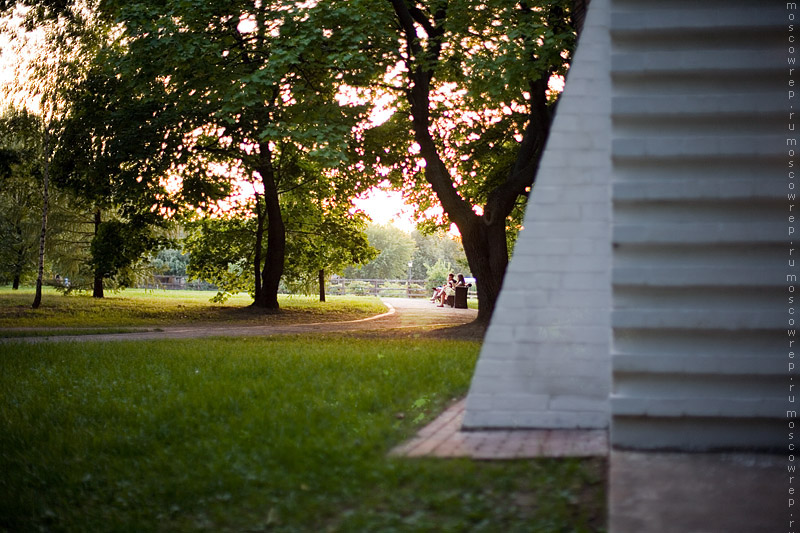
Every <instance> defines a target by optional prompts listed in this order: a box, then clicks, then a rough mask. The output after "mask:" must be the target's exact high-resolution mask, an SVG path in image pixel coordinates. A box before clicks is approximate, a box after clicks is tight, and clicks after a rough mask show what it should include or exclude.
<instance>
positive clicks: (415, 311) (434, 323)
mask: <svg viewBox="0 0 800 533" xmlns="http://www.w3.org/2000/svg"><path fill="white" fill-rule="evenodd" d="M381 300H382V301H383V303H384V304H386V306H387V307H388V308H389V310H388V311H387V312H385V313H383V314H380V315H375V316H373V317H369V318H362V319H359V320H348V321H342V322H314V323H310V324H292V325H277V326H276V325H267V326H230V325H213V324H211V325H202V326H197V325H190V326H172V327H164V328H161V329H160V330H159V331H142V332H135V333H107V334H98V335H54V336H51V337H47V336H42V337H11V338H6V339H0V343H2V342H67V341H103V342H104V341H120V340H128V341H130V340H159V339H190V338H199V337H259V336H269V335H291V334H302V333H350V332H381V331H388V330H395V331H397V330H406V329H418V330H422V331H428V330H431V329H439V328H446V327H453V326H462V325H464V324H468V323H469V322H472V321H473V320H475V318H476V317H477V316H478V312H477V311H476V310H474V309H452V308H450V307H436V306H435V305H434V304H432V303H431V302H430V300H427V299H409V298H382V299H381Z"/></svg>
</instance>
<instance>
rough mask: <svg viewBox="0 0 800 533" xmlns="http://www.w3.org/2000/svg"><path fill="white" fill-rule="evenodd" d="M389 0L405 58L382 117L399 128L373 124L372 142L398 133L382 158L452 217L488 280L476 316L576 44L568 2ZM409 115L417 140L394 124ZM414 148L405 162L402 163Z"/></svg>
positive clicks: (498, 279) (504, 252)
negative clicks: (555, 81)
mask: <svg viewBox="0 0 800 533" xmlns="http://www.w3.org/2000/svg"><path fill="white" fill-rule="evenodd" d="M390 3H391V7H392V14H391V16H390V17H389V18H388V19H387V20H385V22H384V24H383V25H382V26H381V27H380V29H383V30H384V31H387V32H395V33H394V34H395V40H394V42H395V43H397V46H396V47H395V48H394V50H393V51H394V53H395V57H397V60H398V61H399V62H400V65H401V68H400V69H396V71H397V72H399V73H400V74H398V75H397V76H395V77H394V78H392V79H391V80H390V86H391V87H390V88H389V90H393V89H394V90H397V91H398V92H399V94H401V95H402V98H401V99H400V100H399V101H398V102H397V104H396V105H397V106H398V110H399V112H398V113H396V114H395V115H394V116H393V117H392V119H391V120H390V121H388V122H387V123H386V125H385V126H384V127H383V129H385V130H389V131H392V132H395V133H394V134H393V135H387V134H386V133H382V134H379V132H378V131H376V132H375V135H376V139H378V140H377V141H376V144H377V143H379V142H381V141H384V142H385V141H386V139H387V138H388V139H392V138H394V139H397V140H399V141H401V142H395V143H394V145H393V146H394V152H395V155H394V156H393V157H394V158H395V159H394V161H393V160H392V159H391V158H386V157H382V158H381V161H380V164H383V165H393V166H394V167H395V168H397V166H398V163H397V161H399V162H400V165H404V169H403V172H395V173H394V174H393V175H392V176H393V178H394V179H395V181H396V182H397V183H399V184H401V185H402V186H403V187H404V188H405V192H406V194H407V195H408V196H410V197H411V198H412V199H414V200H415V202H416V203H417V204H418V205H419V208H420V211H421V212H424V211H425V210H426V209H427V208H428V207H431V206H433V205H435V204H437V203H438V204H440V205H441V206H442V207H443V209H444V212H445V213H446V216H447V218H448V219H449V221H451V222H453V223H455V224H456V226H457V227H458V229H459V231H460V233H461V238H462V242H463V245H464V251H465V253H466V256H467V259H468V262H469V267H470V270H471V271H472V273H473V275H475V276H476V277H477V278H478V282H479V283H480V287H481V290H480V293H479V300H480V306H479V314H478V320H480V321H488V320H489V318H490V317H491V315H492V312H493V310H494V305H495V302H496V299H497V296H498V293H499V290H500V287H501V284H502V281H503V276H504V274H505V270H506V266H507V264H508V258H509V247H508V238H507V237H508V232H509V231H511V232H512V233H513V231H515V228H514V227H513V226H514V220H515V218H516V219H517V220H518V219H519V217H520V216H521V212H522V211H521V207H522V205H524V201H525V199H526V197H527V194H528V193H529V191H530V189H531V187H532V186H533V184H534V180H535V175H536V169H537V166H538V162H539V158H540V156H541V153H542V150H543V147H544V144H545V141H546V139H547V134H548V132H549V126H550V120H551V116H552V98H550V97H549V93H548V82H549V79H550V78H551V76H553V75H556V74H563V73H564V71H565V69H566V65H567V61H568V59H569V55H570V51H571V49H572V46H573V42H574V35H575V32H574V31H573V29H572V27H571V26H570V24H569V7H570V2H567V1H565V0H540V1H537V2H533V1H527V0H521V1H518V0H513V1H512V0H483V1H481V2H478V3H477V4H476V3H475V2H468V1H465V0H451V1H445V0H429V1H416V0H390ZM383 4H385V3H382V2H376V4H375V7H374V10H375V11H379V10H380V9H381V8H382V5H383ZM377 31H379V30H377ZM390 67H394V65H387V68H390ZM382 87H385V84H384V85H382ZM409 126H410V128H411V130H412V131H413V142H412V141H410V140H409V141H404V139H407V137H404V136H402V135H399V134H398V133H397V132H399V131H400V130H401V129H402V128H403V127H406V128H408V127H409ZM409 152H410V153H411V154H412V157H411V161H410V164H409V163H405V164H403V162H402V160H403V159H408V158H407V157H406V154H408V153H409ZM418 160H419V161H420V162H418ZM374 161H375V162H377V158H376V159H375V160H374ZM423 162H424V163H423ZM440 222H442V223H443V222H444V221H443V220H442V221H440Z"/></svg>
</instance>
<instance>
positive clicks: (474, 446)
mask: <svg viewBox="0 0 800 533" xmlns="http://www.w3.org/2000/svg"><path fill="white" fill-rule="evenodd" d="M464 404H465V400H460V401H458V402H456V403H455V404H453V405H452V406H450V407H449V408H448V409H447V410H446V411H445V412H444V413H442V415H441V416H439V418H437V419H436V420H434V421H433V422H431V423H430V424H428V425H427V426H425V427H424V428H422V429H421V430H420V431H419V433H418V434H417V436H416V437H414V438H413V439H411V440H409V441H408V442H405V443H403V444H401V445H400V446H398V447H396V448H395V449H393V450H392V451H391V452H390V454H391V455H396V456H407V457H422V456H432V457H472V458H474V459H523V458H533V457H605V456H607V455H608V432H607V431H605V430H583V429H515V430H487V431H461V421H462V420H463V418H464Z"/></svg>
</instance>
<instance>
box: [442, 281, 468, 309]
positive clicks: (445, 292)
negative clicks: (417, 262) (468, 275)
mask: <svg viewBox="0 0 800 533" xmlns="http://www.w3.org/2000/svg"><path fill="white" fill-rule="evenodd" d="M466 285H467V282H466V281H465V280H464V274H459V275H458V279H457V281H455V282H454V281H453V278H452V274H450V276H448V283H447V284H445V286H444V288H443V289H442V294H441V303H440V304H439V305H438V306H437V307H444V304H445V302H448V300H449V299H450V297H455V293H456V287H465V286H466ZM448 303H449V302H448Z"/></svg>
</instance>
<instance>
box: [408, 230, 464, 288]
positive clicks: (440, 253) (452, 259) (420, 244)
mask: <svg viewBox="0 0 800 533" xmlns="http://www.w3.org/2000/svg"><path fill="white" fill-rule="evenodd" d="M411 236H412V237H413V238H414V243H415V250H414V257H413V259H412V261H413V265H412V267H411V277H412V278H414V279H427V278H429V276H430V269H431V267H433V265H435V264H437V263H439V262H443V264H446V265H448V266H447V268H448V269H449V270H448V271H452V269H456V270H458V271H459V272H462V273H464V275H471V273H470V272H469V265H468V264H467V258H466V256H465V255H464V248H463V247H462V246H461V242H460V240H457V239H455V238H453V237H451V236H449V235H448V234H446V233H445V232H444V231H441V230H440V231H438V232H435V233H432V234H427V233H422V232H421V231H418V230H417V231H414V232H412V233H411ZM444 277H445V278H446V277H447V272H445V275H444Z"/></svg>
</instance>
